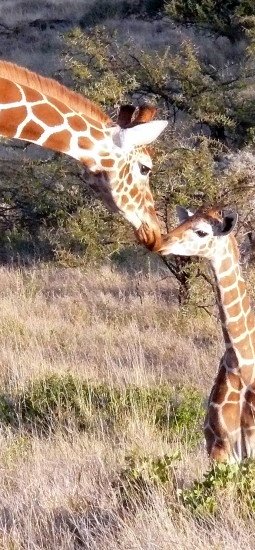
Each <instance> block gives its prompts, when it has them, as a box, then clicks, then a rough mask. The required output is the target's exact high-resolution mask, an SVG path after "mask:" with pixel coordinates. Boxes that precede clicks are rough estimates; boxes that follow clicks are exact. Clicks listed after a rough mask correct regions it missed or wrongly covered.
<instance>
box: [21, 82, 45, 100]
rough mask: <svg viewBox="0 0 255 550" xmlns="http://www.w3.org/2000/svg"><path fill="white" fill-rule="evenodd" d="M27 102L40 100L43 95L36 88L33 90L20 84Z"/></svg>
mask: <svg viewBox="0 0 255 550" xmlns="http://www.w3.org/2000/svg"><path fill="white" fill-rule="evenodd" d="M22 88H23V91H24V93H25V96H26V100H27V102H28V103H34V102H35V101H42V99H43V96H42V94H40V92H37V90H33V89H32V88H29V87H28V86H22Z"/></svg>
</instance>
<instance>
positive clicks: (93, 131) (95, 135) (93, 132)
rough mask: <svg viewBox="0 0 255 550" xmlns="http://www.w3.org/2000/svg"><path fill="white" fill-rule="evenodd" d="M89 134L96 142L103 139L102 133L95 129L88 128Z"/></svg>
mask: <svg viewBox="0 0 255 550" xmlns="http://www.w3.org/2000/svg"><path fill="white" fill-rule="evenodd" d="M90 133H91V135H92V137H93V138H95V139H96V140H97V141H100V140H101V139H104V133H103V132H100V131H99V130H96V128H92V127H91V128H90Z"/></svg>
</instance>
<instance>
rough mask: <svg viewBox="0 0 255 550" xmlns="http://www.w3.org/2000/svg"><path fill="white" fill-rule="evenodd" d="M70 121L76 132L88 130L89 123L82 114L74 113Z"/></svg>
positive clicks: (69, 118)
mask: <svg viewBox="0 0 255 550" xmlns="http://www.w3.org/2000/svg"><path fill="white" fill-rule="evenodd" d="M68 123H69V126H71V128H72V129H73V130H76V132H86V130H87V124H86V122H85V120H83V118H82V117H81V116H78V115H73V116H70V117H68Z"/></svg>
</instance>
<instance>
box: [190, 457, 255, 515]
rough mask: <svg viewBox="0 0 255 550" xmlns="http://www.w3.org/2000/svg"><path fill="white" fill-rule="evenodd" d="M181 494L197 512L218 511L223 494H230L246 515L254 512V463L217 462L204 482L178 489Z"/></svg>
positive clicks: (209, 512)
mask: <svg viewBox="0 0 255 550" xmlns="http://www.w3.org/2000/svg"><path fill="white" fill-rule="evenodd" d="M179 496H180V498H181V500H182V502H183V504H184V505H185V506H187V507H188V508H189V509H190V510H191V511H192V512H194V513H195V514H197V515H204V514H215V513H217V512H218V511H219V510H220V507H221V504H222V499H224V497H225V498H227V497H231V499H232V500H233V501H234V502H236V505H237V507H238V508H239V509H240V510H241V512H242V513H243V514H245V513H247V511H248V510H253V511H255V462H254V461H253V460H246V461H243V462H242V463H241V464H240V465H238V464H235V465H228V464H224V463H219V464H215V465H214V466H213V468H212V469H211V470H209V471H208V472H206V474H205V475H204V479H203V481H195V482H194V483H193V485H192V486H191V487H190V488H189V489H184V490H181V491H179Z"/></svg>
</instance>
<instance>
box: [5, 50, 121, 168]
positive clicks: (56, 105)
mask: <svg viewBox="0 0 255 550" xmlns="http://www.w3.org/2000/svg"><path fill="white" fill-rule="evenodd" d="M112 124H113V123H112V121H111V120H110V119H109V118H108V117H107V115H105V114H104V113H103V112H102V111H101V110H100V109H99V108H98V107H97V106H95V105H94V104H93V103H92V102H90V101H89V100H86V99H83V98H82V97H81V96H79V94H74V93H73V92H70V91H68V90H67V89H66V88H64V87H63V86H61V85H60V84H58V83H57V82H54V81H52V80H50V79H47V78H43V77H40V76H38V75H36V74H35V73H31V72H30V71H27V70H26V69H22V68H19V67H16V66H15V65H12V64H9V63H5V62H1V61H0V134H1V135H2V136H4V137H9V138H17V139H21V140H24V141H29V142H31V143H35V144H37V145H40V146H42V147H46V148H48V149H52V150H54V151H58V152H61V153H66V154H67V155H70V156H71V157H73V158H75V159H77V160H79V161H81V162H83V163H84V164H85V165H86V166H87V167H88V168H89V169H90V171H92V172H97V171H104V170H106V171H109V170H111V169H112V167H113V166H114V165H115V164H116V162H118V159H116V154H115V153H116V151H115V150H114V149H115V148H114V147H113V140H112V132H113V128H111V127H110V126H112Z"/></svg>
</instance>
